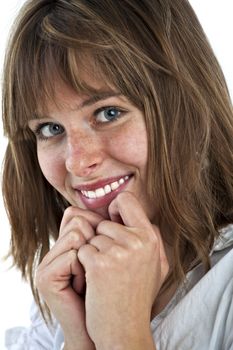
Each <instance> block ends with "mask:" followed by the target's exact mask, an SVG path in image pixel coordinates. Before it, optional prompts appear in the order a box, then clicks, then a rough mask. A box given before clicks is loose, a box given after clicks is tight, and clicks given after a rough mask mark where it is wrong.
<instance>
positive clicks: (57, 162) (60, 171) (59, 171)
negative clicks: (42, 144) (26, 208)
mask: <svg viewBox="0 0 233 350" xmlns="http://www.w3.org/2000/svg"><path fill="white" fill-rule="evenodd" d="M37 155H38V161H39V165H40V168H41V171H42V173H43V175H44V177H45V178H46V180H47V181H48V182H49V183H50V184H51V185H52V186H53V187H55V188H56V189H59V188H60V187H61V186H62V184H63V183H64V176H65V173H64V161H63V158H62V157H61V156H59V155H58V156H55V155H54V152H52V151H48V150H46V151H45V150H40V149H39V150H38V152H37Z"/></svg>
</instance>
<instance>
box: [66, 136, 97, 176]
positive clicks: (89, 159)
mask: <svg viewBox="0 0 233 350" xmlns="http://www.w3.org/2000/svg"><path fill="white" fill-rule="evenodd" d="M102 162H103V149H102V146H101V140H100V139H99V137H98V136H96V135H93V134H92V135H86V134H85V135H84V134H81V133H75V134H72V135H70V136H68V137H67V152H66V161H65V165H66V169H67V171H68V172H70V173H71V174H73V175H75V176H78V177H87V176H90V175H92V174H93V173H94V172H95V171H96V170H97V169H98V168H99V166H100V165H101V163H102Z"/></svg>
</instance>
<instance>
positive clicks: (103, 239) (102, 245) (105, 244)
mask: <svg viewBox="0 0 233 350" xmlns="http://www.w3.org/2000/svg"><path fill="white" fill-rule="evenodd" d="M89 244H91V245H92V246H94V247H95V248H96V249H98V250H99V251H100V252H102V253H105V252H107V251H108V250H109V249H111V248H112V247H113V245H114V241H113V239H112V238H110V237H107V236H103V235H98V236H95V237H93V238H92V239H91V240H90V241H89Z"/></svg>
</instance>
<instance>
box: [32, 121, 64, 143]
mask: <svg viewBox="0 0 233 350" xmlns="http://www.w3.org/2000/svg"><path fill="white" fill-rule="evenodd" d="M63 132H64V128H63V127H62V126H61V125H60V124H55V123H44V124H39V125H38V126H37V128H36V131H35V133H36V135H37V136H38V137H39V138H41V139H44V140H46V139H49V138H51V137H54V136H57V135H60V134H62V133H63Z"/></svg>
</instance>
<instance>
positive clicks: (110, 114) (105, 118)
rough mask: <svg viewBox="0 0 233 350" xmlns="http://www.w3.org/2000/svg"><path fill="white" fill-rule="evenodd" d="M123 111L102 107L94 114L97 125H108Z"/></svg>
mask: <svg viewBox="0 0 233 350" xmlns="http://www.w3.org/2000/svg"><path fill="white" fill-rule="evenodd" d="M123 112H124V111H122V110H120V109H118V108H116V107H103V108H101V109H98V110H97V111H96V112H95V118H96V121H97V123H108V122H113V121H115V120H117V119H118V118H119V117H120V116H121V115H122V113H123Z"/></svg>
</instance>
